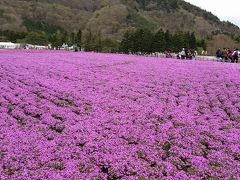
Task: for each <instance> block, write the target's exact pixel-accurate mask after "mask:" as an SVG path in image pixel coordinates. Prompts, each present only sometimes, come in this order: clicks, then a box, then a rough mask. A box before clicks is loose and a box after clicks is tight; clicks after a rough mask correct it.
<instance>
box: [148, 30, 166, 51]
mask: <svg viewBox="0 0 240 180" xmlns="http://www.w3.org/2000/svg"><path fill="white" fill-rule="evenodd" d="M151 48H152V49H151V50H152V52H164V51H165V48H166V40H165V33H164V31H163V30H162V29H160V30H159V31H158V32H157V33H156V34H155V35H154V36H153V40H152V45H151Z"/></svg>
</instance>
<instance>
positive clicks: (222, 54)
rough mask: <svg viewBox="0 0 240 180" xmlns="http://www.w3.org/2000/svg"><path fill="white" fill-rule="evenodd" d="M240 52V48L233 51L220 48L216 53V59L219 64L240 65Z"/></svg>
mask: <svg viewBox="0 0 240 180" xmlns="http://www.w3.org/2000/svg"><path fill="white" fill-rule="evenodd" d="M239 56H240V51H239V49H238V48H236V49H234V50H231V49H230V48H223V49H221V48H219V49H218V50H217V51H216V57H217V61H218V62H231V63H238V58H239Z"/></svg>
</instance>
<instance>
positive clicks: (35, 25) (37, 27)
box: [23, 18, 64, 34]
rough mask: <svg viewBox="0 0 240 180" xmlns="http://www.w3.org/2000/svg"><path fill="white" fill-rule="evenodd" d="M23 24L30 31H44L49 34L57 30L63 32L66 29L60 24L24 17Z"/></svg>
mask: <svg viewBox="0 0 240 180" xmlns="http://www.w3.org/2000/svg"><path fill="white" fill-rule="evenodd" d="M23 25H24V26H25V27H26V28H27V30H28V31H29V32H32V31H33V32H39V31H42V32H45V33H47V34H53V33H56V32H57V31H61V32H63V31H64V29H63V28H61V27H59V26H55V25H50V24H48V23H46V22H44V21H35V20H30V19H27V18H25V19H24V21H23Z"/></svg>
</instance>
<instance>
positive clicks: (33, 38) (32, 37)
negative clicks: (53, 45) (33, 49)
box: [26, 32, 49, 45]
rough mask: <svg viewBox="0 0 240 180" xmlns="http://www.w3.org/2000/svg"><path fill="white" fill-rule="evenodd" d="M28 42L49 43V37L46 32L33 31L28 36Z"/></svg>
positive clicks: (35, 43) (36, 43)
mask: <svg viewBox="0 0 240 180" xmlns="http://www.w3.org/2000/svg"><path fill="white" fill-rule="evenodd" d="M26 43H29V44H34V45H47V44H48V43H49V41H48V37H47V35H46V33H44V32H31V33H29V34H28V35H27V36H26Z"/></svg>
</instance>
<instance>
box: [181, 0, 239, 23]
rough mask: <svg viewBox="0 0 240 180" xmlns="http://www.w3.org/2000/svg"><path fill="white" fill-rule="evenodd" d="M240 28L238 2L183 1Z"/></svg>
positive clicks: (230, 0)
mask: <svg viewBox="0 0 240 180" xmlns="http://www.w3.org/2000/svg"><path fill="white" fill-rule="evenodd" d="M185 1H187V2H190V3H191V4H194V5H196V6H198V7H201V8H202V9H205V10H207V11H210V12H212V13H213V14H214V15H216V16H218V17H219V18H220V19H221V20H225V21H226V20H228V21H230V22H232V23H234V24H236V25H238V26H239V27H240V0H226V1H220V0H185Z"/></svg>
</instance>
